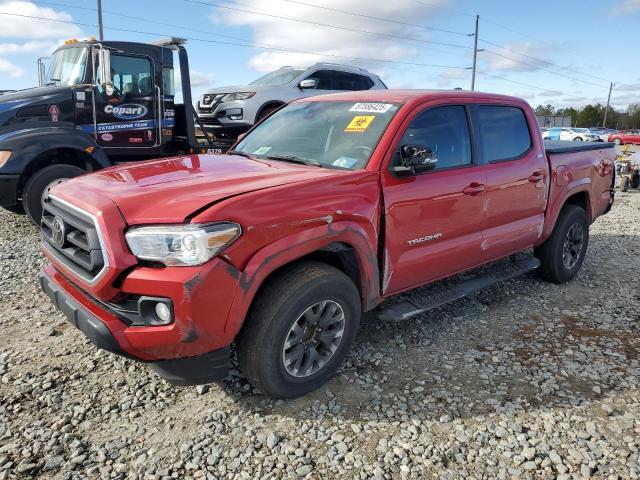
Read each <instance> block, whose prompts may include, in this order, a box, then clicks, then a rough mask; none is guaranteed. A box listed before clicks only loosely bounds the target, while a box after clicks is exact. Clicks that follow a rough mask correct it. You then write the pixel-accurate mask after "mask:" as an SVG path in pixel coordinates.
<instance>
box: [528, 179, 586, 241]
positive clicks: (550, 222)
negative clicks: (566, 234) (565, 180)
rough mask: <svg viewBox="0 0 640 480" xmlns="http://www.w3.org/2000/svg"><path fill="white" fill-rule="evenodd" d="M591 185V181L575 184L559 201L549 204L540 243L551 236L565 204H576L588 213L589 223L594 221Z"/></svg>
mask: <svg viewBox="0 0 640 480" xmlns="http://www.w3.org/2000/svg"><path fill="white" fill-rule="evenodd" d="M583 180H588V179H583ZM590 186H591V184H590V183H587V182H584V181H583V182H580V183H578V184H577V185H574V186H573V188H567V189H566V190H565V191H564V192H563V193H564V195H562V196H561V197H560V200H559V201H557V202H555V203H554V204H553V205H549V207H548V208H547V218H546V220H545V225H544V229H543V232H542V235H541V237H540V240H539V242H538V243H539V244H540V243H542V242H543V241H544V240H546V239H547V238H549V236H550V235H551V232H553V229H554V227H555V225H556V222H557V221H558V218H559V216H560V212H562V208H563V207H564V206H565V205H576V206H578V207H580V208H582V209H584V211H585V212H586V214H587V222H588V223H589V224H591V223H592V221H593V220H592V219H593V211H592V208H591V197H590V194H589V187H590Z"/></svg>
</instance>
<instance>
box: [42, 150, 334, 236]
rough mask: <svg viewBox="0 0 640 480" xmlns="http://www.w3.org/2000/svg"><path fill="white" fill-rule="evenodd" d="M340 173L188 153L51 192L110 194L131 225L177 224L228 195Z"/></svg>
mask: <svg viewBox="0 0 640 480" xmlns="http://www.w3.org/2000/svg"><path fill="white" fill-rule="evenodd" d="M340 173H344V172H341V171H340V170H332V169H327V168H317V167H309V166H305V165H295V164H289V163H285V162H281V161H263V160H253V159H250V158H246V157H242V156H238V155H189V156H183V157H172V158H166V159H162V160H152V161H148V162H137V163H132V164H125V165H120V166H117V167H111V168H107V169H105V170H100V171H98V172H96V173H92V174H89V175H84V176H82V177H78V178H74V179H72V180H69V181H67V182H64V183H62V184H60V185H58V186H56V187H54V188H53V189H52V190H51V193H52V194H54V195H57V196H59V197H62V198H64V199H66V200H68V201H70V202H72V203H75V204H78V203H82V201H83V200H84V201H86V198H87V196H93V195H100V196H102V197H106V198H108V199H110V200H112V201H113V202H114V203H115V204H116V205H117V206H118V208H119V209H120V211H121V212H122V215H123V216H124V218H125V221H126V222H127V224H129V225H138V224H150V223H179V222H184V220H185V219H187V218H188V217H190V216H191V215H192V214H194V213H195V212H198V211H201V210H203V209H205V208H207V207H208V206H210V205H213V204H215V203H217V202H220V201H222V200H224V199H225V198H229V197H233V196H236V195H241V194H243V193H248V192H252V191H255V190H262V189H265V188H271V187H276V186H279V185H285V184H288V183H294V182H301V181H305V180H311V179H315V178H322V177H330V176H335V175H339V174H340ZM74 199H75V200H74ZM78 200H80V202H78Z"/></svg>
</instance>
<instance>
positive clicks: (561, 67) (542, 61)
mask: <svg viewBox="0 0 640 480" xmlns="http://www.w3.org/2000/svg"><path fill="white" fill-rule="evenodd" d="M479 40H481V41H482V42H484V43H486V44H488V45H492V46H494V47H497V48H499V49H501V50H504V51H506V52H510V53H514V54H516V55H520V56H521V57H526V58H530V59H532V60H534V61H537V62H540V63H541V64H544V65H548V66H549V67H555V68H559V69H562V70H567V71H569V72H573V73H577V74H579V75H584V76H585V77H591V78H595V79H597V80H603V81H605V82H608V81H609V80H608V79H606V78H602V77H598V76H597V75H591V74H590V73H584V72H581V71H580V70H575V69H572V68H569V67H565V66H561V65H557V64H555V63H553V62H550V61H549V60H545V59H542V58H538V57H534V56H532V55H529V54H526V53H522V52H519V51H518V50H513V49H511V48H507V47H503V46H502V45H498V44H497V43H493V42H490V41H489V40H485V39H484V38H480V39H479Z"/></svg>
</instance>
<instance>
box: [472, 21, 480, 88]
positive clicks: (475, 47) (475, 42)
mask: <svg viewBox="0 0 640 480" xmlns="http://www.w3.org/2000/svg"><path fill="white" fill-rule="evenodd" d="M479 22H480V15H476V33H474V34H473V67H472V69H471V91H472V92H473V91H474V90H475V89H476V59H477V57H478V23H479Z"/></svg>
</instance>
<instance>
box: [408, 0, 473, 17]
mask: <svg viewBox="0 0 640 480" xmlns="http://www.w3.org/2000/svg"><path fill="white" fill-rule="evenodd" d="M413 1H414V2H415V3H419V4H420V5H424V6H425V7H438V8H442V9H444V10H449V11H450V12H454V13H457V14H458V15H464V16H466V17H475V16H476V14H475V13H473V14H472V13H468V12H463V11H462V10H456V9H455V8H451V7H447V6H446V5H443V4H442V3H441V2H426V1H424V0H422V1H420V0H413Z"/></svg>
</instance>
